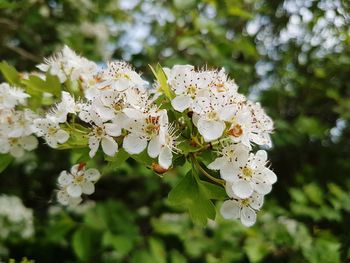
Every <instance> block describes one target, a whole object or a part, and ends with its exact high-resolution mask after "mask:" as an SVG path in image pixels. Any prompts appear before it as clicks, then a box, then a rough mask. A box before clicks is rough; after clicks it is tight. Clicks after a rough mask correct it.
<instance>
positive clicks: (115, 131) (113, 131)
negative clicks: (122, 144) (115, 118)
mask: <svg viewBox="0 0 350 263" xmlns="http://www.w3.org/2000/svg"><path fill="white" fill-rule="evenodd" d="M105 131H106V133H107V134H108V135H110V136H119V135H120V134H121V133H122V130H121V125H120V124H117V123H105Z"/></svg>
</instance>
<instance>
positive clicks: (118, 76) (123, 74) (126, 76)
mask: <svg viewBox="0 0 350 263" xmlns="http://www.w3.org/2000/svg"><path fill="white" fill-rule="evenodd" d="M114 78H115V79H116V80H117V79H121V78H124V79H128V80H130V76H129V75H128V74H126V73H119V72H117V73H115V74H114Z"/></svg>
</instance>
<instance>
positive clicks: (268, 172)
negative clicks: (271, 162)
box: [262, 168, 277, 184]
mask: <svg viewBox="0 0 350 263" xmlns="http://www.w3.org/2000/svg"><path fill="white" fill-rule="evenodd" d="M262 172H263V174H264V175H265V178H266V180H267V181H268V182H269V183H270V184H274V183H276V181H277V176H276V174H275V173H274V172H273V171H271V170H270V169H269V168H264V169H263V171H262Z"/></svg>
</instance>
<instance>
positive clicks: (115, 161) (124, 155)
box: [105, 148, 130, 168]
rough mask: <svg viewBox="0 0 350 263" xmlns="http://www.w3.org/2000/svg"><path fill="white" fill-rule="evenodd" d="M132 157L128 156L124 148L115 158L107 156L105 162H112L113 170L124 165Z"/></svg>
mask: <svg viewBox="0 0 350 263" xmlns="http://www.w3.org/2000/svg"><path fill="white" fill-rule="evenodd" d="M129 157H130V154H128V153H127V152H126V151H125V150H124V148H120V149H119V150H118V152H117V153H116V155H114V156H113V157H111V156H107V155H106V156H105V160H106V161H108V162H110V163H109V165H110V166H112V167H113V168H116V167H118V166H120V165H121V164H122V163H124V162H125V161H126V160H127V159H128V158H129Z"/></svg>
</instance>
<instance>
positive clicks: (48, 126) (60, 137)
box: [33, 117, 69, 148]
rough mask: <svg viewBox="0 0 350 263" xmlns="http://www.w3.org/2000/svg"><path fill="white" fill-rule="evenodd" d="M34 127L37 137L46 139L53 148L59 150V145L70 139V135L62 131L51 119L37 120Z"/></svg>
mask: <svg viewBox="0 0 350 263" xmlns="http://www.w3.org/2000/svg"><path fill="white" fill-rule="evenodd" d="M33 125H34V131H35V133H36V134H37V136H40V137H44V139H45V140H46V143H47V144H48V145H49V146H50V147H52V148H57V147H58V143H65V142H66V141H67V140H68V139H69V133H68V132H66V131H65V130H63V129H61V127H60V125H59V124H58V123H57V122H56V120H55V119H52V118H50V117H46V118H39V119H36V120H34V124H33Z"/></svg>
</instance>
